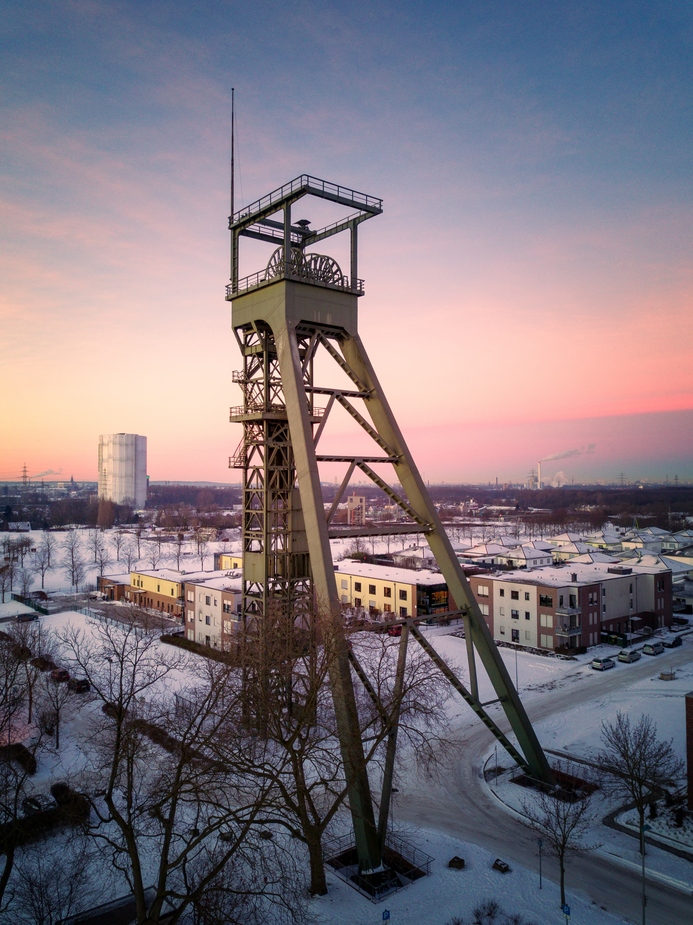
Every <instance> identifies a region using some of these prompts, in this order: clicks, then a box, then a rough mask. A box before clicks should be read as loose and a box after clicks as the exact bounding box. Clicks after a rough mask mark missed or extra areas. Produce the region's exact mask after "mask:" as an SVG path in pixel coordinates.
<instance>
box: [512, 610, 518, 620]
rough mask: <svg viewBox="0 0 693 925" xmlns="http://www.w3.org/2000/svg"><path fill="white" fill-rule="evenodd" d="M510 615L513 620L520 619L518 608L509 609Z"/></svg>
mask: <svg viewBox="0 0 693 925" xmlns="http://www.w3.org/2000/svg"><path fill="white" fill-rule="evenodd" d="M510 616H511V617H512V619H513V620H519V619H520V611H519V610H511V611H510Z"/></svg>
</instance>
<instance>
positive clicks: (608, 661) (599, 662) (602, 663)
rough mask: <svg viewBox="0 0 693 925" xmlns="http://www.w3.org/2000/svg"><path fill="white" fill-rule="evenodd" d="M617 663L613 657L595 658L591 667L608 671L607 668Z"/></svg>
mask: <svg viewBox="0 0 693 925" xmlns="http://www.w3.org/2000/svg"><path fill="white" fill-rule="evenodd" d="M615 665H616V662H615V661H614V660H613V658H593V659H592V662H591V664H590V668H594V670H595V671H606V669H607V668H614V667H615Z"/></svg>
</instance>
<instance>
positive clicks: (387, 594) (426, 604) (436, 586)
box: [335, 559, 448, 617]
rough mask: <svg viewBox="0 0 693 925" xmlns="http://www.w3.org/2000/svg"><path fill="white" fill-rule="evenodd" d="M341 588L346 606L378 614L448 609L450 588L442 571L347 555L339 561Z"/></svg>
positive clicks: (404, 614)
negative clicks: (357, 559) (378, 563)
mask: <svg viewBox="0 0 693 925" xmlns="http://www.w3.org/2000/svg"><path fill="white" fill-rule="evenodd" d="M335 571H336V572H338V573H339V574H338V575H336V576H335V577H336V578H337V591H338V592H339V596H340V600H341V602H342V604H343V605H344V606H345V607H353V608H356V609H357V610H359V609H360V610H365V611H368V612H369V613H370V614H372V615H374V616H379V615H380V614H383V615H385V616H387V615H388V614H389V615H391V617H417V616H421V615H423V614H435V613H443V612H445V611H446V610H447V609H448V589H447V585H446V583H445V581H444V580H443V576H442V575H441V574H440V572H432V571H429V570H428V569H417V570H416V571H414V570H412V569H405V568H395V567H394V566H389V565H374V564H372V563H369V562H357V561H355V560H353V559H345V560H343V561H342V562H337V563H336V564H335Z"/></svg>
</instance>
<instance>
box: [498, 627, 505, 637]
mask: <svg viewBox="0 0 693 925" xmlns="http://www.w3.org/2000/svg"><path fill="white" fill-rule="evenodd" d="M498 632H499V633H500V634H501V636H505V627H504V626H501V627H499V628H498Z"/></svg>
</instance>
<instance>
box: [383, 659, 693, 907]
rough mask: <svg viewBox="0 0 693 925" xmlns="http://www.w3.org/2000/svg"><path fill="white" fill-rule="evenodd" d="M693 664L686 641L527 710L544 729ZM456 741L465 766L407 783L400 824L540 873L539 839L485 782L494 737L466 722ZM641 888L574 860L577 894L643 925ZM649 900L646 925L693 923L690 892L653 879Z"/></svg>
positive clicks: (548, 695) (550, 869) (534, 699)
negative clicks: (662, 672)
mask: <svg viewBox="0 0 693 925" xmlns="http://www.w3.org/2000/svg"><path fill="white" fill-rule="evenodd" d="M692 659H693V644H692V642H691V641H687V642H686V643H685V644H684V646H682V647H681V648H680V649H675V650H667V653H666V658H665V657H664V656H656V657H648V656H643V658H642V659H641V660H640V661H639V662H636V663H633V664H630V665H628V664H626V665H624V664H620V665H617V666H616V668H615V669H612V670H610V671H606V672H596V671H595V672H592V676H589V677H586V678H585V679H584V680H580V681H578V682H576V683H573V684H567V685H565V686H564V687H562V688H558V689H555V690H551V691H545V692H543V693H541V694H534V695H532V696H531V697H529V698H527V701H526V702H525V707H526V709H527V712H528V713H529V716H530V719H531V720H532V722H534V723H537V722H539V721H540V720H544V719H547V718H548V717H550V716H553V715H554V714H556V713H560V712H562V711H563V710H567V709H571V708H573V707H575V706H577V705H579V704H581V703H585V704H587V703H588V702H590V701H592V700H594V699H595V698H596V697H599V696H600V695H603V694H607V693H609V692H611V691H614V690H617V689H622V690H624V691H626V690H627V688H628V687H629V686H630V684H632V683H634V682H635V681H637V680H640V679H642V678H643V677H650V676H651V675H652V673H653V668H654V666H653V664H652V663H653V662H655V661H656V663H657V667H658V666H659V665H660V664H661V667H662V668H669V667H673V668H676V667H677V666H680V665H684V664H687V663H689V662H690V661H691V660H692ZM501 715H502V714H501ZM496 720H497V721H498V722H499V725H501V727H502V728H503V729H504V731H507V729H508V728H509V727H508V726H507V725H504V724H503V723H502V722H500V719H499V716H497V717H496ZM457 737H458V740H459V742H460V749H461V750H463V751H464V754H465V758H464V760H462V761H458V762H457V763H456V766H455V767H454V769H453V770H452V772H451V773H450V774H449V775H447V777H446V779H445V781H444V782H443V783H441V784H439V785H432V784H431V782H430V781H427V782H426V783H425V785H423V784H421V783H418V782H417V781H416V780H411V781H407V782H404V783H403V784H402V785H401V787H400V794H399V796H398V799H397V808H396V815H397V817H398V818H400V819H402V820H403V821H406V822H412V823H415V824H417V825H421V826H425V827H426V828H434V829H437V830H438V831H440V832H444V833H445V834H447V835H452V836H454V837H458V838H460V839H462V840H465V841H469V842H472V843H474V844H476V845H480V846H481V847H483V848H486V849H487V850H488V851H490V852H491V853H492V854H496V855H500V856H501V857H503V859H504V860H507V861H509V862H511V863H512V862H513V861H514V862H515V863H517V864H520V865H522V866H523V867H525V868H528V869H529V870H535V871H537V873H538V870H539V862H538V858H537V848H536V840H535V839H536V837H535V836H534V835H532V833H531V832H529V831H528V830H527V829H526V828H525V827H524V826H523V825H522V824H521V823H520V822H519V821H518V820H517V819H516V818H515V817H514V816H513V815H512V814H511V813H509V812H506V811H504V810H503V809H501V808H500V807H499V804H498V802H497V800H496V799H495V797H494V796H493V795H492V794H490V793H489V790H488V788H487V787H486V785H485V784H484V782H483V780H482V767H481V765H482V756H483V755H484V753H485V752H486V751H487V750H488V748H489V745H491V744H492V743H493V741H494V740H493V738H492V736H491V734H490V733H489V732H488V730H487V729H486V727H485V726H483V725H482V724H481V723H476V724H474V725H473V726H471V727H470V726H468V725H467V724H466V723H465V725H464V728H462V729H460V730H459V731H458V733H457ZM624 837H626V836H624ZM544 873H545V874H546V876H547V877H549V878H551V879H552V880H554V882H558V867H557V865H556V863H555V862H554V861H553V860H552V859H547V858H546V857H544ZM691 879H692V880H693V865H692V870H691ZM641 882H642V881H641V874H640V872H639V871H638V870H637V869H631V868H629V867H626V866H624V864H623V863H619V862H614V861H610V860H609V859H608V856H607V855H605V853H603V852H599V853H586V854H584V855H579V856H577V857H573V858H571V859H570V861H569V867H568V872H567V876H566V885H567V888H568V889H569V890H570V891H571V892H573V893H579V894H581V895H583V896H586V897H589V899H590V900H592V901H594V902H595V903H597V904H598V905H599V906H601V907H602V908H604V909H606V910H608V911H610V912H613V913H614V914H616V915H620V916H622V917H623V918H625V919H627V920H628V921H630V922H633V923H640V922H641V921H642V906H641ZM647 897H648V904H647V925H679V923H681V925H684V923H693V898H692V897H691V894H690V891H689V892H688V893H687V894H686V893H683V892H680V891H679V890H677V889H675V888H673V887H671V886H668V885H665V884H662V883H660V882H657V881H656V880H654V879H648V882H647Z"/></svg>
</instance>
